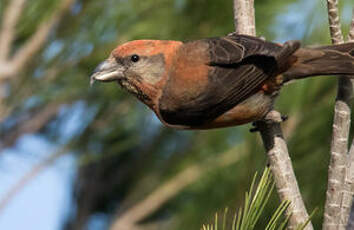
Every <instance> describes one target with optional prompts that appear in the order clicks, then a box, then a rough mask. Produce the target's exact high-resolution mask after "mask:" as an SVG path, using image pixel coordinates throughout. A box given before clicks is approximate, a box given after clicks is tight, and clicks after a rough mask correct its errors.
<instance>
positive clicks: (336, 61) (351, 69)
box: [283, 43, 354, 81]
mask: <svg viewBox="0 0 354 230" xmlns="http://www.w3.org/2000/svg"><path fill="white" fill-rule="evenodd" d="M293 56H295V57H296V58H295V62H294V63H293V64H292V65H291V68H290V69H288V70H287V71H286V72H285V73H284V74H283V75H284V77H285V81H290V80H293V79H301V78H306V77H311V76H316V75H349V77H353V78H354V43H344V44H340V45H332V46H320V47H317V48H300V49H298V50H297V51H296V52H295V53H294V55H293ZM350 75H351V76H350Z"/></svg>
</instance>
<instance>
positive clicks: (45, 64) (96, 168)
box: [0, 0, 350, 229]
mask: <svg viewBox="0 0 354 230" xmlns="http://www.w3.org/2000/svg"><path fill="white" fill-rule="evenodd" d="M3 2H4V3H5V4H0V15H2V14H3V11H4V5H6V3H8V2H9V1H4V0H2V3H3ZM59 3H60V0H55V1H54V0H53V1H46V0H36V1H34V0H32V1H28V3H27V5H26V8H25V9H24V12H23V14H22V17H21V20H20V23H19V24H18V27H17V33H18V34H17V38H16V41H15V47H14V50H13V52H15V51H16V49H17V48H18V47H20V46H21V45H22V44H23V43H24V42H26V40H27V39H28V38H29V36H30V35H31V34H33V32H34V31H35V29H36V28H37V27H38V24H39V23H40V22H41V21H43V20H46V19H47V18H48V17H49V16H50V15H51V12H52V11H53V9H55V7H56V6H57V4H59ZM255 4H256V25H257V34H258V35H259V36H261V35H262V36H265V37H266V38H267V39H268V40H273V39H276V40H277V41H283V39H288V35H293V36H294V38H296V39H302V40H303V41H304V43H305V44H322V43H326V44H328V43H329V42H330V40H329V36H328V28H327V24H326V22H327V19H326V8H325V5H324V2H323V1H319V0H317V1H313V2H311V3H310V2H309V1H306V0H303V1H294V0H262V1H255ZM347 7H350V4H349V1H347V2H345V3H343V5H342V8H343V9H345V8H347ZM301 9H304V10H301ZM344 22H345V23H344V24H348V19H346V18H345V20H344ZM346 28H347V26H346ZM232 31H233V12H232V1H231V0H228V1H226V0H220V1H215V0H193V1H192V0H156V1H141V0H101V1H94V0H85V1H84V0H78V1H76V3H75V4H74V6H72V8H71V10H70V12H69V13H67V14H66V15H65V16H64V17H63V19H62V20H61V22H60V24H59V25H57V27H56V28H55V29H54V30H53V31H52V33H51V34H50V37H49V39H48V42H47V43H46V45H45V46H44V47H43V49H42V50H41V52H39V53H38V54H36V55H35V56H34V57H33V58H32V60H31V63H30V64H29V65H28V66H27V68H26V69H24V70H22V72H21V73H19V74H18V75H16V76H15V77H14V79H11V81H10V82H9V83H8V89H9V93H8V98H7V101H6V103H7V105H8V106H9V107H12V108H13V109H12V113H11V114H10V116H9V117H8V118H7V119H6V120H5V122H4V123H3V124H1V125H0V132H1V133H0V138H4V136H5V135H8V133H11V131H12V130H14V129H15V128H16V127H17V126H19V125H21V122H23V118H24V117H25V118H26V117H29V118H30V117H33V116H35V115H36V113H37V112H38V111H41V110H43V109H44V108H46V107H47V106H49V105H51V104H53V103H59V104H60V105H61V108H62V109H61V110H59V112H58V114H57V115H56V116H55V117H53V119H51V120H50V122H47V123H46V124H45V125H44V126H43V127H42V128H41V129H40V130H39V131H38V133H39V135H42V136H43V137H44V138H46V139H47V140H48V141H50V142H53V143H56V144H58V145H64V144H63V143H65V144H69V146H70V154H75V156H76V158H77V170H78V173H77V177H76V178H75V182H74V183H73V186H74V188H75V193H74V194H73V204H72V209H73V210H75V211H73V215H72V216H70V218H68V219H67V220H65V223H63V229H85V228H86V227H85V226H87V224H88V223H90V219H91V218H92V217H93V216H95V215H96V214H103V215H104V216H107V217H108V218H106V219H105V218H103V219H102V221H107V219H110V218H111V217H112V218H113V215H115V214H116V212H117V210H118V211H119V212H121V213H124V211H125V210H127V209H129V207H131V206H132V205H133V204H135V203H137V202H139V201H141V200H142V199H144V197H146V195H147V194H149V193H150V192H152V191H153V190H154V189H155V188H157V187H159V186H160V185H161V183H163V182H165V181H168V180H169V179H171V178H173V176H174V175H175V174H176V173H177V172H180V171H182V170H184V169H185V168H186V167H188V166H189V165H191V164H195V163H198V162H202V161H203V160H204V159H207V158H208V159H210V158H213V157H214V158H217V157H218V156H219V155H220V154H222V153H223V152H225V151H227V150H228V149H230V148H232V147H234V146H235V145H239V144H240V143H244V144H243V145H242V149H239V151H240V152H241V151H242V152H243V153H245V156H244V157H242V158H241V159H240V160H239V162H238V163H236V164H234V165H232V166H230V167H225V168H221V169H218V170H214V171H213V172H209V173H207V174H206V175H204V176H203V177H202V178H201V179H199V180H198V181H196V182H195V183H194V184H193V185H191V186H188V187H187V188H186V189H185V190H183V191H182V192H181V193H179V194H178V195H177V196H176V197H174V198H173V199H171V200H169V201H168V202H167V203H166V204H165V205H164V206H163V207H161V208H160V209H159V210H158V211H157V212H156V213H153V214H152V215H151V216H149V218H148V219H146V220H144V222H149V221H157V220H165V219H170V218H171V219H173V224H171V225H169V227H168V229H199V228H200V226H201V225H202V223H206V222H208V220H210V219H212V218H213V214H214V213H215V212H216V211H218V210H223V208H224V207H226V206H228V207H230V208H232V209H235V208H236V207H239V206H241V205H242V202H243V195H244V192H245V191H246V190H247V187H248V185H249V184H250V181H251V180H252V176H253V175H254V172H255V171H260V170H261V169H262V168H263V167H264V165H265V164H266V157H265V154H264V149H263V147H262V143H261V139H260V137H259V135H258V134H255V133H249V131H248V130H249V128H250V126H249V125H246V126H241V127H234V128H226V129H219V130H210V131H178V130H172V129H168V128H165V127H163V126H161V124H160V123H159V122H158V121H157V119H156V118H155V117H154V115H153V114H152V112H151V111H149V110H148V109H147V108H146V107H145V106H143V105H141V104H140V103H139V102H138V101H137V100H136V99H135V98H133V97H131V96H130V95H128V94H127V93H126V92H124V91H122V90H120V89H119V87H118V86H117V85H116V84H97V85H94V86H93V87H91V88H90V87H89V75H90V73H91V71H92V70H93V69H94V68H95V66H96V65H97V64H98V63H99V62H100V61H102V60H103V59H105V58H106V57H107V56H108V55H109V53H110V51H111V50H112V49H113V48H114V47H116V46H117V45H118V44H120V43H123V42H125V41H128V40H133V39H143V38H150V39H171V40H172V39H173V40H192V39H198V38H203V37H212V36H220V35H225V34H227V33H229V32H232ZM0 52H1V51H0ZM335 93H336V81H335V79H333V78H331V77H319V78H316V79H309V80H303V81H299V82H297V83H295V84H292V85H289V86H286V87H284V89H283V91H282V93H281V95H280V97H279V99H278V101H277V106H276V107H277V108H278V109H279V110H280V111H281V112H282V113H284V114H288V115H289V116H290V118H289V120H288V121H287V122H285V123H284V125H283V126H284V132H285V134H286V138H287V140H288V144H289V146H288V147H289V150H290V153H291V157H292V160H293V163H294V167H295V173H296V175H297V178H298V182H299V185H300V189H301V192H302V194H303V196H304V199H305V203H306V205H307V208H308V210H309V212H311V210H313V209H314V208H315V207H319V208H320V211H319V212H317V213H316V215H315V216H314V217H313V223H314V225H315V228H316V229H318V228H319V227H320V226H321V220H322V217H321V215H322V211H323V210H322V208H323V205H324V199H325V190H326V183H327V181H326V178H327V176H326V175H327V164H328V158H329V146H330V139H331V123H332V115H333V102H334V99H335ZM78 107H80V108H81V109H83V111H84V112H83V115H82V118H81V119H80V121H78V123H76V124H74V126H75V129H74V130H75V132H71V133H69V134H68V133H67V132H65V130H63V129H64V128H65V127H66V126H65V124H66V121H67V119H68V118H69V117H70V115H71V114H72V113H74V112H75V111H76V110H77V108H78ZM63 127H64V128H63ZM63 140H64V141H63ZM235 154H240V153H238V152H235ZM270 203H271V204H270V207H269V210H268V209H267V210H266V212H268V214H269V216H271V213H272V210H274V208H275V207H277V206H278V205H279V201H278V198H277V196H276V195H274V196H272V197H271V200H270ZM43 215H45V213H44V214H43ZM265 223H266V220H262V219H261V220H260V226H262V225H263V226H264V224H265ZM166 229H167V228H166Z"/></svg>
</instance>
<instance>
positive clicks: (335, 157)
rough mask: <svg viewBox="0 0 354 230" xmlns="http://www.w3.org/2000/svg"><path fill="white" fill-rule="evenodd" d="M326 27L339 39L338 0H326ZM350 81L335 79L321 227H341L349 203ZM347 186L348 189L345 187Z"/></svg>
mask: <svg viewBox="0 0 354 230" xmlns="http://www.w3.org/2000/svg"><path fill="white" fill-rule="evenodd" d="M327 6H328V21H329V29H330V34H331V38H332V43H333V44H340V43H343V42H344V40H343V35H342V31H341V28H340V21H339V13H338V0H327ZM352 93H353V86H352V82H351V80H350V79H349V78H348V77H345V76H341V77H340V78H339V80H338V91H337V98H336V102H335V106H334V118H333V131H332V142H331V155H330V163H329V167H328V185H327V193H326V204H325V212H324V222H323V229H324V230H329V229H345V226H346V225H347V221H348V215H349V208H348V207H349V206H350V205H351V199H352V198H351V197H348V194H350V193H351V191H350V187H349V186H345V180H346V173H347V172H348V171H349V168H350V165H349V168H348V164H347V162H348V160H349V159H348V154H347V153H348V139H349V128H350V117H351V106H350V99H351V97H352ZM348 189H349V190H348Z"/></svg>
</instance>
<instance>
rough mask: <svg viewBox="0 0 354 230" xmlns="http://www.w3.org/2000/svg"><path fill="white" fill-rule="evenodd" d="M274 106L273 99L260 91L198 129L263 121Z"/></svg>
mask: <svg viewBox="0 0 354 230" xmlns="http://www.w3.org/2000/svg"><path fill="white" fill-rule="evenodd" d="M272 106H273V99H272V97H271V96H270V95H266V94H264V92H263V91H260V92H258V93H256V94H254V95H253V96H251V97H250V98H248V99H246V100H245V101H243V102H242V103H240V104H238V105H236V106H235V107H234V108H232V109H231V110H229V111H227V112H226V113H224V114H222V115H221V116H219V117H217V118H216V119H215V120H214V121H212V122H210V123H208V124H206V125H203V126H202V127H198V129H213V128H222V127H229V126H236V125H242V124H246V123H249V122H253V121H257V120H260V119H262V118H263V117H264V116H265V115H266V114H267V113H268V112H269V111H270V110H271V109H272Z"/></svg>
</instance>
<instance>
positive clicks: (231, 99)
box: [160, 34, 298, 127]
mask: <svg viewBox="0 0 354 230" xmlns="http://www.w3.org/2000/svg"><path fill="white" fill-rule="evenodd" d="M204 41H205V42H207V43H208V44H209V52H210V62H209V63H208V65H210V66H211V71H210V72H209V76H208V78H209V84H208V86H207V88H206V89H204V90H203V92H202V93H201V94H200V96H199V97H196V98H190V100H188V101H184V102H183V103H180V105H178V106H176V105H174V106H173V109H172V110H169V109H164V110H161V111H160V114H161V116H162V118H163V119H164V120H165V121H166V122H167V123H169V124H172V125H184V126H190V127H195V126H202V125H203V124H205V123H207V122H209V121H212V120H214V119H215V118H217V117H218V116H220V115H222V114H223V113H225V112H226V111H228V110H230V109H231V108H233V107H235V106H236V105H237V104H239V103H241V102H242V101H244V100H245V99H247V98H248V97H250V95H252V94H253V93H255V92H256V91H258V90H259V89H260V87H261V86H262V83H263V82H264V81H266V80H267V79H268V78H270V77H272V76H276V75H277V74H279V66H278V65H279V63H280V62H281V63H283V62H284V59H287V58H289V57H290V56H291V55H292V53H294V52H295V51H296V50H297V49H298V46H296V47H295V46H292V45H290V46H289V45H288V44H287V43H286V45H284V46H280V45H278V44H275V43H271V42H266V41H264V40H261V39H259V38H255V37H251V36H245V35H235V34H232V35H229V36H227V37H223V38H211V39H205V40H204ZM279 60H281V61H279ZM186 90H188V89H186Z"/></svg>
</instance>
